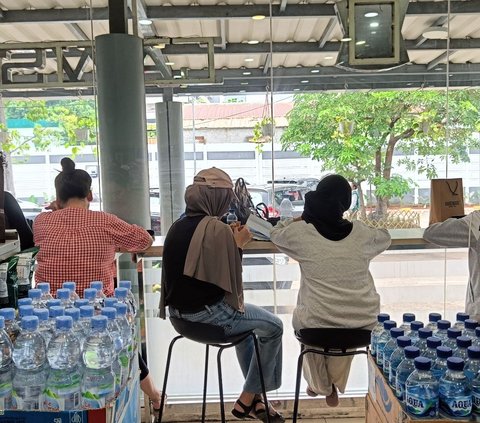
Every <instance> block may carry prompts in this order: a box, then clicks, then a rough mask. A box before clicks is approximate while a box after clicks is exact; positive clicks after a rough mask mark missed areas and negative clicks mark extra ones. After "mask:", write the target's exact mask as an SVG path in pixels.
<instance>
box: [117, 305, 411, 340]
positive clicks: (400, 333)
mask: <svg viewBox="0 0 480 423" xmlns="http://www.w3.org/2000/svg"><path fill="white" fill-rule="evenodd" d="M125 305H126V304H125ZM403 334H404V332H403V329H401V328H392V329H390V336H391V337H392V338H398V337H399V336H403Z"/></svg>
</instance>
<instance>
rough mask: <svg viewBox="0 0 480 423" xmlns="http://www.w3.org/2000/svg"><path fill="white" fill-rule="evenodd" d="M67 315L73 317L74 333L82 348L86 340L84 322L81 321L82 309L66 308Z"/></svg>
mask: <svg viewBox="0 0 480 423" xmlns="http://www.w3.org/2000/svg"><path fill="white" fill-rule="evenodd" d="M65 316H70V317H71V318H72V333H73V334H74V335H75V336H76V337H77V339H78V342H80V348H82V347H83V342H84V341H85V332H84V330H83V324H82V323H81V322H80V309H78V308H76V307H72V308H67V309H66V310H65Z"/></svg>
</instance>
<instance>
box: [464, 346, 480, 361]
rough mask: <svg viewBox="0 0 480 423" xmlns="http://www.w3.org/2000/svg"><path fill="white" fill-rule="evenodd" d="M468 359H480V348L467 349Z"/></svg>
mask: <svg viewBox="0 0 480 423" xmlns="http://www.w3.org/2000/svg"><path fill="white" fill-rule="evenodd" d="M467 354H468V358H473V359H476V360H479V359H480V348H479V347H473V346H472V347H468V348H467Z"/></svg>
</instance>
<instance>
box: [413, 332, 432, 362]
mask: <svg viewBox="0 0 480 423" xmlns="http://www.w3.org/2000/svg"><path fill="white" fill-rule="evenodd" d="M431 336H432V330H431V329H427V328H420V329H418V340H417V342H415V343H414V342H413V340H412V345H414V346H415V347H417V348H418V349H419V350H420V355H421V356H423V354H422V353H423V352H424V351H425V350H426V349H427V339H428V338H430V337H431Z"/></svg>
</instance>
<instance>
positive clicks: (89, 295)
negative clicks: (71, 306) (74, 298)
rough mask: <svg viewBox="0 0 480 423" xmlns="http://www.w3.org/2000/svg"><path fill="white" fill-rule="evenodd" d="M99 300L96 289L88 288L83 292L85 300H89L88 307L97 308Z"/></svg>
mask: <svg viewBox="0 0 480 423" xmlns="http://www.w3.org/2000/svg"><path fill="white" fill-rule="evenodd" d="M96 298H97V290H96V289H95V288H87V289H85V290H84V291H83V299H84V300H88V305H91V306H95V299H96Z"/></svg>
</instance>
